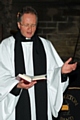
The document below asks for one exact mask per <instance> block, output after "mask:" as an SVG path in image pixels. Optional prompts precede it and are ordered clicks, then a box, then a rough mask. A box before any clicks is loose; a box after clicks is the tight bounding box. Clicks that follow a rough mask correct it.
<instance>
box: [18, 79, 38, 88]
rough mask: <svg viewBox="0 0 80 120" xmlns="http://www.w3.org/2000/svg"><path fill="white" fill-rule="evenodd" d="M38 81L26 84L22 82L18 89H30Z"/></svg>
mask: <svg viewBox="0 0 80 120" xmlns="http://www.w3.org/2000/svg"><path fill="white" fill-rule="evenodd" d="M36 83H37V81H32V82H30V83H27V84H25V83H24V80H21V81H20V82H19V83H18V84H17V88H22V89H29V88H31V87H32V86H33V85H34V84H36Z"/></svg>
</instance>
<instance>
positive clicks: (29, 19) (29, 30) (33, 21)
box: [18, 13, 37, 38]
mask: <svg viewBox="0 0 80 120" xmlns="http://www.w3.org/2000/svg"><path fill="white" fill-rule="evenodd" d="M36 26H37V17H36V15H35V14H31V13H28V14H24V15H23V16H22V18H21V22H18V28H19V29H20V31H21V33H22V35H23V36H24V37H26V38H31V37H32V36H33V35H34V33H35V31H36Z"/></svg>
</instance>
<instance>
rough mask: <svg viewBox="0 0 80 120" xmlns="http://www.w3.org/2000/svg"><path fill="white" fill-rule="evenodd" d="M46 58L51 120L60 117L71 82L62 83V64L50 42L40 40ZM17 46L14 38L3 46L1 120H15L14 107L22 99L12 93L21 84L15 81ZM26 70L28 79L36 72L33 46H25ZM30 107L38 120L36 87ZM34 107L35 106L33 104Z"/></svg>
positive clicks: (33, 118)
mask: <svg viewBox="0 0 80 120" xmlns="http://www.w3.org/2000/svg"><path fill="white" fill-rule="evenodd" d="M40 39H41V41H42V43H43V46H44V49H45V52H46V58H47V92H48V111H47V114H48V120H52V114H53V116H54V117H57V116H58V112H59V110H60V108H61V106H62V102H63V92H64V91H65V89H66V87H67V86H68V81H69V80H68V79H67V81H66V82H62V83H61V67H62V65H63V62H62V60H61V59H60V57H59V55H58V54H57V52H56V50H55V48H54V47H53V45H52V44H51V42H50V41H48V40H45V39H44V38H40ZM14 43H15V39H14V38H13V37H12V36H11V37H9V38H7V39H5V40H3V41H2V43H1V44H0V120H15V106H16V104H17V101H18V99H19V96H20V94H19V95H18V96H14V95H13V94H11V93H10V91H11V90H12V89H13V88H14V86H15V85H16V84H17V83H18V82H19V81H18V80H17V79H16V77H15V68H14V66H15V65H14ZM22 46H23V51H24V59H25V61H26V62H25V68H26V74H27V75H31V76H32V75H34V71H33V58H32V57H33V55H32V53H33V52H32V48H33V42H23V43H22ZM28 91H29V95H30V104H31V120H36V115H35V114H36V112H35V97H34V94H35V93H34V86H33V87H31V88H29V89H28ZM32 103H34V104H32Z"/></svg>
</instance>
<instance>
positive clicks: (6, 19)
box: [0, 0, 80, 62]
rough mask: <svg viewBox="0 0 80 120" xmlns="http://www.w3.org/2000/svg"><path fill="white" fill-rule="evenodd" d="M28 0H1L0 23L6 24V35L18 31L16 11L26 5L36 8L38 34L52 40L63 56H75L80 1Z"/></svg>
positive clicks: (79, 46)
mask: <svg viewBox="0 0 80 120" xmlns="http://www.w3.org/2000/svg"><path fill="white" fill-rule="evenodd" d="M44 1H45V0H43V1H41V2H40V1H38V2H35V1H32V0H30V1H29V2H28V0H27V2H26V0H23V1H22V0H3V1H0V16H1V21H0V25H2V26H3V30H2V33H3V34H2V38H5V37H8V36H10V35H11V33H10V31H11V30H13V31H16V30H17V26H16V14H17V12H18V11H19V10H20V9H21V8H22V7H23V6H25V5H28V6H32V7H34V8H35V9H36V10H37V12H38V16H39V24H38V30H37V33H38V34H39V35H40V36H42V37H45V38H46V39H49V40H50V41H51V42H52V43H53V45H54V47H55V48H56V50H57V52H58V53H59V55H60V57H61V58H62V59H63V60H64V61H65V60H66V59H68V58H69V57H73V55H74V51H75V46H76V42H77V41H78V39H79V37H78V36H79V29H80V3H77V2H75V1H74V2H69V1H68V2H67V1H65V2H62V1H61V2H60V1H58V0H57V2H55V0H53V1H54V2H53V1H49V2H44ZM79 48H80V40H79V41H78V47H77V51H76V56H75V57H76V59H75V60H77V61H78V62H79V59H80V50H79Z"/></svg>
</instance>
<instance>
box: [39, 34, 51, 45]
mask: <svg viewBox="0 0 80 120" xmlns="http://www.w3.org/2000/svg"><path fill="white" fill-rule="evenodd" d="M39 38H40V39H41V41H42V42H43V43H46V44H49V43H51V41H50V40H48V39H46V38H43V37H41V36H39Z"/></svg>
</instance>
